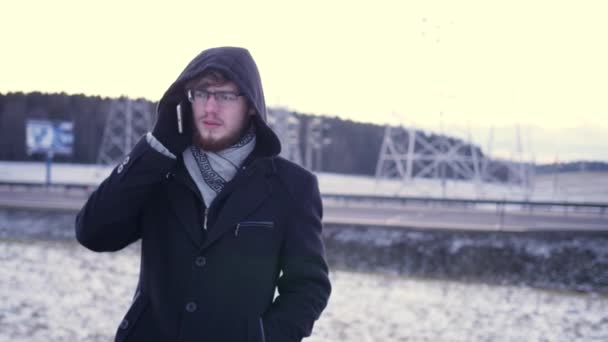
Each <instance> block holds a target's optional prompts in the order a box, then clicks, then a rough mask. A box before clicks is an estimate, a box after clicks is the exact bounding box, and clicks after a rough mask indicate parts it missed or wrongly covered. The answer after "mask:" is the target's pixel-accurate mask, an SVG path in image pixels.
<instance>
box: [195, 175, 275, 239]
mask: <svg viewBox="0 0 608 342" xmlns="http://www.w3.org/2000/svg"><path fill="white" fill-rule="evenodd" d="M248 171H250V172H247V174H245V175H243V176H244V177H239V179H236V182H235V183H234V184H233V190H232V191H231V192H230V193H229V195H228V197H227V199H226V202H225V204H224V205H223V206H222V208H220V212H219V214H218V217H217V219H216V220H215V223H214V224H213V227H211V229H210V230H209V234H208V235H207V238H206V239H205V242H204V243H203V247H202V248H203V249H204V248H207V247H208V246H210V245H211V244H212V243H214V242H215V241H216V240H217V239H219V238H220V237H221V236H222V235H223V234H225V233H226V232H230V231H233V230H234V228H235V226H236V224H237V223H238V222H240V221H241V220H243V219H244V218H246V217H247V216H249V215H250V214H251V213H252V212H254V211H255V210H256V209H257V208H258V207H259V206H260V205H262V203H263V202H264V201H265V200H266V199H267V198H268V196H269V195H270V193H271V187H270V182H269V181H268V178H266V177H264V172H265V168H264V167H257V168H255V170H253V169H250V170H248Z"/></svg>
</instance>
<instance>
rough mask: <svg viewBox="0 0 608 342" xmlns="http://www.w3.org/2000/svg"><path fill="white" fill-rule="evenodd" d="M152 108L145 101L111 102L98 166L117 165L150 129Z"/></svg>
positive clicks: (122, 98)
mask: <svg viewBox="0 0 608 342" xmlns="http://www.w3.org/2000/svg"><path fill="white" fill-rule="evenodd" d="M152 106H153V105H152V104H150V103H149V102H147V101H145V100H131V99H128V98H124V97H121V98H120V99H118V100H114V101H112V103H111V104H110V112H109V113H108V118H107V121H106V125H105V129H104V132H103V138H102V142H101V146H100V148H99V156H98V158H97V163H98V164H104V165H115V164H117V163H118V162H119V161H120V160H121V159H122V158H123V157H124V156H125V155H126V154H127V153H129V152H130V151H131V149H133V146H135V144H136V143H137V141H138V140H139V139H140V138H141V137H142V136H143V135H144V134H145V133H146V132H148V131H150V129H152V124H153V118H152V113H153V111H152V108H153V107H152Z"/></svg>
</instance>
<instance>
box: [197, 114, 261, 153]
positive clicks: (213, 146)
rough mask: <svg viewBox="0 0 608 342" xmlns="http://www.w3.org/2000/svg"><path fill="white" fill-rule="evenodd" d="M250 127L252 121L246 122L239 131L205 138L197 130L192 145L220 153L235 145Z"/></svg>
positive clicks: (208, 135)
mask: <svg viewBox="0 0 608 342" xmlns="http://www.w3.org/2000/svg"><path fill="white" fill-rule="evenodd" d="M249 125H250V120H245V122H244V123H243V125H242V126H241V127H240V129H238V130H234V131H231V132H228V133H227V134H225V135H224V136H221V137H215V136H213V135H210V134H207V135H206V136H203V134H201V132H200V131H199V130H198V129H197V130H196V132H195V134H194V136H193V138H192V140H193V141H192V143H193V144H194V145H195V146H197V147H199V148H201V149H203V150H204V151H208V152H219V151H221V150H225V149H227V148H228V147H230V146H232V145H234V144H235V143H236V142H237V141H239V139H240V138H241V137H242V136H243V134H245V132H246V131H247V128H248V127H249Z"/></svg>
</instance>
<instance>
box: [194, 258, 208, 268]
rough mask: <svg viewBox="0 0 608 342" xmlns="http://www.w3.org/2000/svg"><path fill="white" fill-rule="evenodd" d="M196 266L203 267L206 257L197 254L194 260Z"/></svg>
mask: <svg viewBox="0 0 608 342" xmlns="http://www.w3.org/2000/svg"><path fill="white" fill-rule="evenodd" d="M195 263H196V266H199V267H203V266H205V264H206V263H207V259H205V257H204V256H199V257H197V258H196V260H195Z"/></svg>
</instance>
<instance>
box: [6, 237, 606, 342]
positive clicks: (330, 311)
mask: <svg viewBox="0 0 608 342" xmlns="http://www.w3.org/2000/svg"><path fill="white" fill-rule="evenodd" d="M138 255H139V254H138V246H132V247H129V248H127V249H125V250H123V251H122V252H119V253H104V254H98V253H93V252H89V251H88V250H86V249H84V248H82V247H80V246H79V245H77V244H76V243H75V242H73V241H70V240H63V239H57V240H40V239H35V240H28V241H25V240H19V239H16V238H6V237H5V238H2V239H0V262H1V264H2V268H1V269H0V279H2V281H0V341H2V342H4V341H11V342H21V341H23V342H25V341H27V342H32V341H45V342H53V341H70V342H72V341H110V340H111V339H112V336H113V334H114V331H115V329H116V327H117V325H118V323H119V322H120V320H121V318H122V315H123V314H124V313H125V312H126V309H127V307H128V305H129V301H130V298H132V295H133V291H134V287H135V284H136V279H137V272H138V267H139V265H138V263H139V261H138ZM331 279H332V282H333V287H334V289H333V294H332V297H331V298H330V303H329V306H328V308H327V310H326V311H325V312H324V314H323V316H322V317H321V319H320V320H319V321H318V322H317V324H316V326H315V331H314V334H313V336H311V337H310V338H308V339H306V341H309V342H334V341H352V342H358V341H361V342H366V341H454V342H456V341H467V342H468V341H568V342H571V341H608V296H606V295H598V294H593V293H589V294H584V293H576V292H560V291H545V290H538V289H532V288H528V287H518V286H489V285H484V284H472V283H469V284H467V283H458V282H448V281H434V280H423V279H413V278H406V277H401V276H396V275H393V276H391V275H386V274H366V273H355V272H350V271H345V270H333V271H332V273H331Z"/></svg>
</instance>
